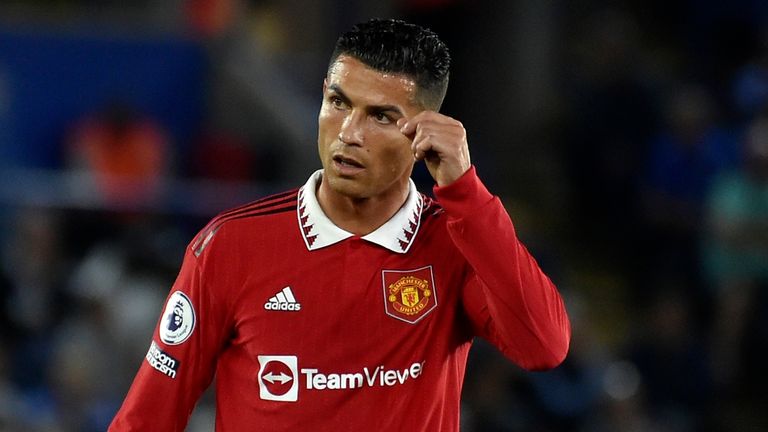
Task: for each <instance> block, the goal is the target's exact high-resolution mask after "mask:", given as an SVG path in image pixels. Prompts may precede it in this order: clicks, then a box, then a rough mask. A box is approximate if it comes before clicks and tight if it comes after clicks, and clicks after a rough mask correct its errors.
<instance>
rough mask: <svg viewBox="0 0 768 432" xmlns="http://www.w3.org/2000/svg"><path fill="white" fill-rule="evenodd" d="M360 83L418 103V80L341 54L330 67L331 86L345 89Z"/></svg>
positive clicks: (329, 78)
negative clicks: (380, 69)
mask: <svg viewBox="0 0 768 432" xmlns="http://www.w3.org/2000/svg"><path fill="white" fill-rule="evenodd" d="M360 84H364V85H365V86H366V90H370V91H378V92H382V91H383V92H386V93H388V94H389V95H390V96H396V95H403V96H405V97H407V100H408V102H410V103H411V104H415V103H416V98H415V93H416V82H415V81H414V79H413V78H411V77H409V76H407V75H405V74H400V73H391V72H382V71H379V70H376V69H373V68H371V67H369V66H368V65H366V64H364V63H363V62H361V61H360V60H357V59H356V58H354V57H350V56H346V55H341V56H339V57H338V58H337V59H336V61H334V62H333V64H332V65H331V67H330V68H329V69H328V85H329V87H332V86H333V87H334V88H340V89H341V90H343V91H344V90H347V89H349V87H350V86H355V85H360ZM349 90H350V91H351V90H352V89H349Z"/></svg>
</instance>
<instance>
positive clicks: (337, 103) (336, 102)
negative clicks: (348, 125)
mask: <svg viewBox="0 0 768 432" xmlns="http://www.w3.org/2000/svg"><path fill="white" fill-rule="evenodd" d="M331 105H333V106H334V107H335V108H343V107H344V101H343V100H341V98H340V97H338V96H331Z"/></svg>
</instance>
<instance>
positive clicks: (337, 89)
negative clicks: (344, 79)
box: [328, 84, 349, 103]
mask: <svg viewBox="0 0 768 432" xmlns="http://www.w3.org/2000/svg"><path fill="white" fill-rule="evenodd" d="M328 90H331V91H332V92H334V93H336V95H337V96H338V97H340V98H341V100H343V101H344V102H345V103H347V102H349V98H348V97H347V95H346V94H344V91H342V90H341V87H339V85H338V84H331V85H329V86H328Z"/></svg>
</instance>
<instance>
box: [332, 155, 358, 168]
mask: <svg viewBox="0 0 768 432" xmlns="http://www.w3.org/2000/svg"><path fill="white" fill-rule="evenodd" d="M333 161H334V162H336V163H337V164H338V165H340V166H342V167H349V168H365V167H364V166H363V164H361V163H360V162H358V161H356V160H354V159H351V158H348V157H345V156H341V155H336V156H334V157H333Z"/></svg>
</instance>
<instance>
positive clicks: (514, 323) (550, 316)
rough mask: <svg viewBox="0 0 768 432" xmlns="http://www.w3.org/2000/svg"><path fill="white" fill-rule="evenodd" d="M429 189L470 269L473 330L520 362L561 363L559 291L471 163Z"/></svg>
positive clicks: (563, 323)
mask: <svg viewBox="0 0 768 432" xmlns="http://www.w3.org/2000/svg"><path fill="white" fill-rule="evenodd" d="M434 192H435V196H436V197H437V200H438V202H440V204H441V205H442V207H443V208H444V209H445V212H446V214H447V216H448V224H447V225H448V232H449V235H450V236H451V239H452V240H453V243H454V244H455V245H456V247H457V248H458V249H459V250H460V251H461V253H462V254H463V255H464V257H465V258H466V259H467V261H468V262H469V264H470V266H471V267H472V269H473V270H474V274H473V275H471V277H470V280H469V281H468V283H467V285H466V286H465V287H464V293H463V302H464V308H465V310H466V311H467V314H468V315H469V318H470V320H471V321H472V323H473V325H474V327H475V329H476V331H477V333H478V334H479V335H480V336H482V337H483V338H485V339H488V340H489V341H490V342H491V343H493V344H494V345H495V346H496V347H498V348H499V350H500V351H501V352H502V353H504V355H506V356H507V357H508V358H510V359H511V360H512V361H514V362H515V363H516V364H518V365H519V366H521V367H523V368H525V369H529V370H541V369H549V368H553V367H555V366H557V365H558V364H560V363H561V362H562V361H563V359H564V358H565V355H566V353H567V352H568V346H569V344H570V338H571V327H570V322H569V320H568V315H567V313H566V311H565V307H564V305H563V301H562V298H561V297H560V294H559V293H558V291H557V288H556V287H555V285H554V284H553V283H552V281H550V279H549V278H548V277H547V276H546V275H545V274H544V273H543V272H542V270H541V269H540V268H539V265H538V264H537V263H536V260H534V258H533V257H532V256H531V255H530V253H529V252H528V250H527V249H526V248H525V246H524V245H523V244H522V243H521V242H520V240H519V239H518V238H517V235H516V233H515V228H514V226H513V224H512V220H511V219H510V217H509V214H507V212H506V210H505V209H504V206H503V205H502V203H501V201H500V200H499V198H498V197H495V196H493V195H492V194H491V193H490V192H489V191H488V189H486V187H485V186H484V185H483V183H482V182H481V181H480V179H479V178H478V177H477V173H476V172H475V168H474V166H473V167H471V168H470V170H469V171H467V172H466V173H465V174H464V175H463V176H462V177H461V178H459V179H458V180H456V181H455V182H454V183H452V184H450V185H447V186H444V187H438V186H435V188H434Z"/></svg>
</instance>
